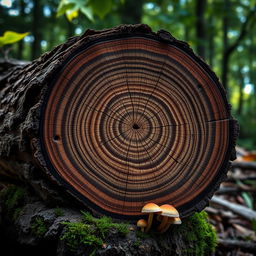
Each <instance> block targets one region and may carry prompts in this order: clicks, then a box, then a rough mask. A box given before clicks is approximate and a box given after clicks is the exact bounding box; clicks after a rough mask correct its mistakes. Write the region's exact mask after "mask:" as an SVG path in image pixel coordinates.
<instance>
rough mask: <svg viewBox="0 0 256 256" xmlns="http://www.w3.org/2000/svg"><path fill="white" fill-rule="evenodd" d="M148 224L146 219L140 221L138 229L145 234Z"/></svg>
mask: <svg viewBox="0 0 256 256" xmlns="http://www.w3.org/2000/svg"><path fill="white" fill-rule="evenodd" d="M147 225H148V222H147V221H146V220H144V219H140V220H138V222H137V227H139V228H141V231H142V232H144V229H145V228H146V227H147Z"/></svg>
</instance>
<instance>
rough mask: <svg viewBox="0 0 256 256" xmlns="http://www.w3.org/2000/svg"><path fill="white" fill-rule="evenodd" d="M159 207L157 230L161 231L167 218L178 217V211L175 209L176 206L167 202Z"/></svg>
mask: <svg viewBox="0 0 256 256" xmlns="http://www.w3.org/2000/svg"><path fill="white" fill-rule="evenodd" d="M160 209H161V211H162V213H161V216H162V220H161V224H160V225H159V226H158V228H157V230H158V231H160V232H161V231H162V229H163V228H165V226H166V225H167V222H168V219H169V218H170V217H171V218H174V217H179V212H178V211H177V210H176V208H175V207H174V206H172V205H169V204H164V205H161V206H160Z"/></svg>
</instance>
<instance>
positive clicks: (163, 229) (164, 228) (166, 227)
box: [159, 222, 172, 233]
mask: <svg viewBox="0 0 256 256" xmlns="http://www.w3.org/2000/svg"><path fill="white" fill-rule="evenodd" d="M171 224H172V222H169V223H167V224H166V226H165V227H163V228H162V229H161V230H160V229H159V232H160V233H164V232H166V231H167V230H168V228H169V227H170V226H171Z"/></svg>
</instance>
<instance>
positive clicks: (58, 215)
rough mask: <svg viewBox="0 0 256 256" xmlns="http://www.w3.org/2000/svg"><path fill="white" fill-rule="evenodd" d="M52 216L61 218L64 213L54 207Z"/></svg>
mask: <svg viewBox="0 0 256 256" xmlns="http://www.w3.org/2000/svg"><path fill="white" fill-rule="evenodd" d="M54 214H55V216H56V217H61V216H64V211H63V210H62V209H61V208H59V207H56V208H55V209H54Z"/></svg>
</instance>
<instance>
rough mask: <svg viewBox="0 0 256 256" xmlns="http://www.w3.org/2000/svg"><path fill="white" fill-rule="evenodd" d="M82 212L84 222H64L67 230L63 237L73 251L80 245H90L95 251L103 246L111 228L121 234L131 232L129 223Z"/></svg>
mask: <svg viewBox="0 0 256 256" xmlns="http://www.w3.org/2000/svg"><path fill="white" fill-rule="evenodd" d="M82 214H83V218H82V222H75V223H69V222H65V223H64V224H65V225H66V230H65V232H64V235H63V236H62V237H61V239H62V240H65V241H66V243H67V245H68V246H69V248H70V249H71V250H73V251H74V250H76V249H77V248H78V247H79V246H90V249H92V250H93V251H95V250H96V249H97V248H99V247H100V246H102V244H103V240H104V239H106V237H107V235H108V233H109V232H110V230H116V231H117V232H118V234H119V235H125V234H127V233H128V232H129V229H128V225H127V224H124V223H114V222H113V221H112V219H111V218H109V217H106V216H103V217H101V218H95V217H93V216H92V215H91V214H90V213H88V212H82Z"/></svg>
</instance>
